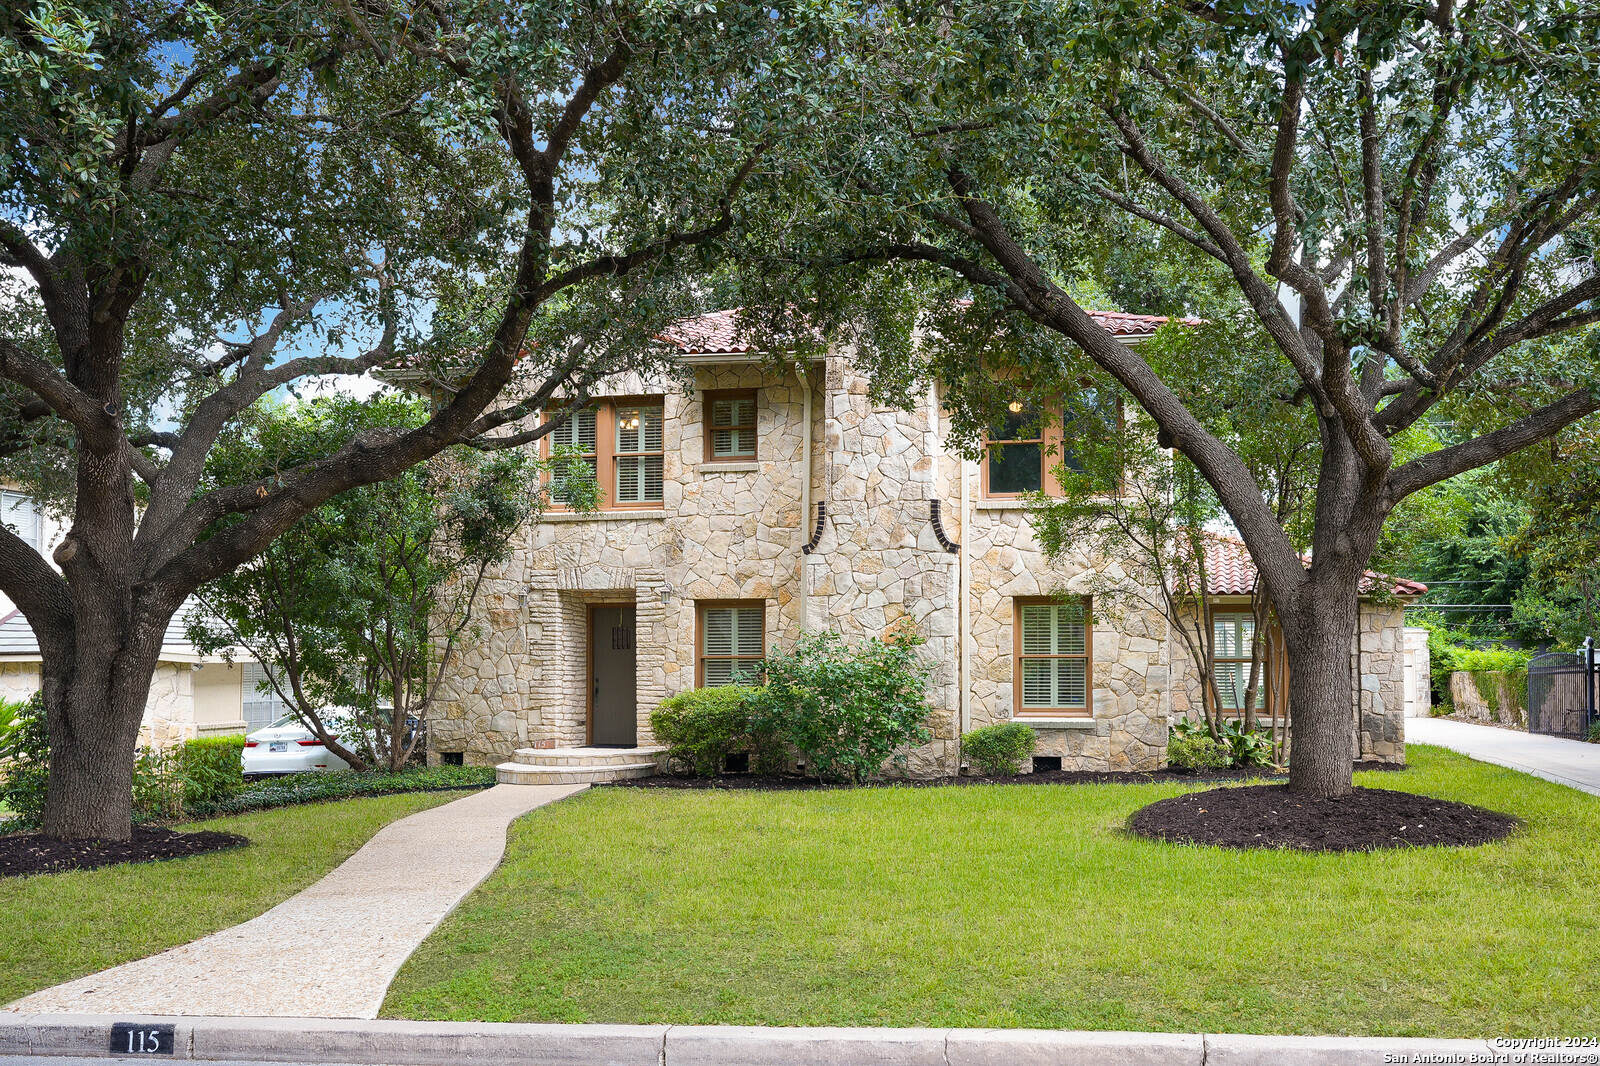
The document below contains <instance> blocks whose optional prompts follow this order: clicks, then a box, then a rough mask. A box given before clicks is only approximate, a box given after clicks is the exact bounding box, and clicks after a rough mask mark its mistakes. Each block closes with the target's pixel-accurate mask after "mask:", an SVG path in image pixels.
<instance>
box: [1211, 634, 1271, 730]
mask: <svg viewBox="0 0 1600 1066" xmlns="http://www.w3.org/2000/svg"><path fill="white" fill-rule="evenodd" d="M1255 633H1256V620H1255V616H1254V615H1252V614H1251V613H1250V612H1248V611H1216V612H1214V613H1213V614H1212V615H1211V636H1212V645H1211V656H1212V662H1213V664H1214V665H1215V667H1216V677H1217V695H1218V696H1219V697H1220V698H1221V700H1222V709H1223V710H1225V711H1237V710H1240V709H1241V708H1243V707H1244V697H1245V690H1246V689H1247V688H1249V687H1250V658H1251V655H1252V653H1253V652H1254V648H1253V647H1252V645H1253V644H1254V643H1255ZM1266 702H1267V685H1266V665H1265V664H1263V665H1262V667H1261V674H1260V677H1259V680H1258V681H1257V682H1256V706H1257V707H1264V706H1266Z"/></svg>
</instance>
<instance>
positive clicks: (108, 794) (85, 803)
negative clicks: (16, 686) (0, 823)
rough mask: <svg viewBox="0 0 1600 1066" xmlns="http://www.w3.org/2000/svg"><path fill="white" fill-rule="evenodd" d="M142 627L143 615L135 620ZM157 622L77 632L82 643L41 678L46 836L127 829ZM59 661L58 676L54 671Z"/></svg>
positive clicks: (106, 834)
mask: <svg viewBox="0 0 1600 1066" xmlns="http://www.w3.org/2000/svg"><path fill="white" fill-rule="evenodd" d="M149 627H150V626H149V623H148V622H147V623H146V624H145V625H144V626H143V627H141V628H144V629H146V630H148V629H149ZM165 628H166V627H165V625H162V626H161V627H160V628H159V629H158V630H157V636H156V637H155V638H154V639H153V640H152V639H151V638H150V636H149V634H148V633H145V634H132V635H124V634H118V633H115V632H104V633H95V632H92V631H91V632H87V633H85V632H80V634H79V641H78V646H79V648H80V649H83V650H81V651H79V652H78V653H77V654H75V655H73V656H72V661H71V662H69V663H66V664H61V663H56V664H53V666H54V670H53V671H52V675H51V676H49V677H47V678H46V680H45V685H44V705H45V713H46V715H47V718H48V721H49V725H50V784H49V789H48V791H47V793H46V797H45V809H44V819H43V829H44V833H45V835H46V836H50V837H56V838H58V839H62V840H83V839H101V840H127V839H128V838H129V836H130V835H131V833H132V821H131V819H132V815H133V763H134V752H135V749H136V747H137V745H138V739H139V725H140V723H141V722H142V720H143V718H144V710H145V705H146V703H147V701H148V699H149V695H150V684H151V679H152V677H153V676H154V673H155V667H156V660H157V659H158V658H159V655H160V649H161V641H160V635H159V634H160V633H161V632H162V631H164V630H165ZM126 636H131V639H125V637H126ZM112 649H115V650H112ZM63 667H64V668H65V669H64V673H65V676H62V675H61V674H60V673H56V672H55V671H56V670H62V669H63Z"/></svg>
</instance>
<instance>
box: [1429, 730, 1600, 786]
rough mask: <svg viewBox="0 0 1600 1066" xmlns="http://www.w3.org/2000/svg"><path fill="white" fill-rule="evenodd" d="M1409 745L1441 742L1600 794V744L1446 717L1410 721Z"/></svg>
mask: <svg viewBox="0 0 1600 1066" xmlns="http://www.w3.org/2000/svg"><path fill="white" fill-rule="evenodd" d="M1406 742H1407V743H1408V744H1436V745H1438V746H1439V747H1441V748H1449V749H1450V750H1451V751H1459V752H1460V753H1461V754H1463V755H1469V756H1471V757H1472V758H1474V759H1477V760H1478V761H1479V762H1492V763H1494V764H1496V765H1497V766H1509V767H1510V768H1511V769H1513V770H1521V771H1522V772H1523V773H1525V774H1532V775H1533V776H1535V777H1542V778H1544V779H1545V780H1546V781H1554V782H1556V783H1557V784H1559V785H1568V786H1570V787H1572V788H1578V789H1582V790H1583V791H1585V792H1592V793H1594V794H1595V795H1597V796H1600V744H1585V743H1584V742H1583V741H1581V740H1563V739H1562V738H1560V737H1546V736H1541V735H1539V734H1537V733H1519V732H1517V731H1516V730H1514V729H1500V728H1497V727H1496V726H1492V725H1472V724H1470V723H1468V722H1447V721H1445V720H1444V719H1442V718H1407V719H1406Z"/></svg>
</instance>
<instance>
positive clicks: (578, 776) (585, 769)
mask: <svg viewBox="0 0 1600 1066" xmlns="http://www.w3.org/2000/svg"><path fill="white" fill-rule="evenodd" d="M665 751H666V749H665V748H661V747H641V748H518V749H517V750H516V760H515V761H514V762H503V763H501V764H500V765H499V766H497V767H495V780H496V781H498V782H500V783H501V784H503V785H568V784H571V785H576V784H584V783H589V784H597V783H600V782H604V781H626V780H629V779H631V778H635V777H649V776H650V775H651V774H654V773H657V772H659V771H660V768H661V766H660V761H659V759H658V756H660V755H661V754H662V753H664V752H665Z"/></svg>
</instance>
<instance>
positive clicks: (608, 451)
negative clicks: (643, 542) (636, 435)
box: [539, 395, 667, 514]
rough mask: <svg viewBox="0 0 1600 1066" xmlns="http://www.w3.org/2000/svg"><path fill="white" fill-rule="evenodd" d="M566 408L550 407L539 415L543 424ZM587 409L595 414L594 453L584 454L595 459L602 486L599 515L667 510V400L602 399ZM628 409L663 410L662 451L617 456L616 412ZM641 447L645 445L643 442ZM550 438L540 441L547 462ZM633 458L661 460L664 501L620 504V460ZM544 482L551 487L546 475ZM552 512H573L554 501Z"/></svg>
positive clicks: (626, 453) (660, 396)
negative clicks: (653, 457) (556, 412)
mask: <svg viewBox="0 0 1600 1066" xmlns="http://www.w3.org/2000/svg"><path fill="white" fill-rule="evenodd" d="M565 406H566V405H565V404H560V403H556V404H551V405H550V407H549V408H547V409H545V410H544V411H542V412H540V415H539V417H540V419H541V421H542V422H548V421H550V418H551V414H552V413H553V412H555V411H560V410H563V409H564V408H565ZM587 406H588V407H590V408H593V410H594V449H595V450H594V452H593V453H585V454H592V455H593V456H594V469H595V480H596V481H597V482H599V489H600V507H599V510H600V513H602V514H603V513H605V512H607V511H659V510H661V509H662V508H663V507H665V506H666V495H667V491H666V489H667V404H666V397H665V396H662V395H654V396H648V395H647V396H602V397H596V398H595V399H593V400H590V401H589V403H588V405H587ZM628 407H656V408H660V410H661V448H660V450H652V451H647V452H618V451H617V412H618V411H619V410H621V409H623V408H628ZM641 443H642V441H641ZM554 446H555V445H554V442H553V441H552V440H551V434H548V433H547V434H545V435H544V436H543V437H541V438H539V455H540V457H542V458H545V459H548V458H550V455H551V453H552V451H553V449H554ZM633 456H658V457H660V459H661V497H662V498H661V499H659V500H618V499H617V472H618V463H617V460H618V459H619V458H631V457H633ZM541 480H542V481H544V482H545V483H546V484H548V483H549V480H550V475H549V474H548V473H545V474H543V475H542V476H541ZM549 510H550V511H552V512H570V511H571V510H572V508H571V507H569V506H567V505H566V504H564V503H561V502H559V501H556V500H552V501H551V503H550V507H549Z"/></svg>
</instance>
